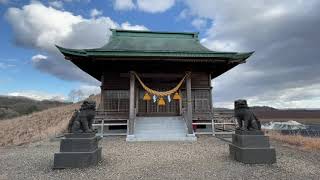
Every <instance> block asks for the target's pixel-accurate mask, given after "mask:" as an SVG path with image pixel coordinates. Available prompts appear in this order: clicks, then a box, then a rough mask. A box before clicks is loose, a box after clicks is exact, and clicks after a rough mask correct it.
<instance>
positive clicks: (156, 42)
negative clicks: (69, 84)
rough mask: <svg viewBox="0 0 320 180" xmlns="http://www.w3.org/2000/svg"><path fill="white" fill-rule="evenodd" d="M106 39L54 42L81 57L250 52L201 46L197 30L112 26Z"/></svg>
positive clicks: (228, 56)
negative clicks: (100, 42)
mask: <svg viewBox="0 0 320 180" xmlns="http://www.w3.org/2000/svg"><path fill="white" fill-rule="evenodd" d="M111 31H112V36H111V37H110V40H109V42H108V43H107V44H106V45H104V46H103V47H101V48H96V49H81V50H79V49H67V48H62V47H59V46H57V48H58V49H59V50H60V51H61V53H63V54H64V55H65V56H82V57H174V58H178V57H186V58H224V59H229V60H245V59H247V58H248V57H249V56H250V55H251V54H252V53H253V52H249V53H236V52H216V51H211V50H209V49H207V48H206V47H204V46H202V45H201V44H200V42H199V39H198V33H185V32H154V31H132V30H115V29H112V30H111Z"/></svg>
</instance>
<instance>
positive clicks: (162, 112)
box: [138, 89, 181, 116]
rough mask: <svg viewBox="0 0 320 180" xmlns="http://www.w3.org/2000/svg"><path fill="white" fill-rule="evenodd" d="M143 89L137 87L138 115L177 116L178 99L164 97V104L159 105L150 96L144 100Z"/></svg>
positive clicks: (178, 109) (178, 111) (178, 108)
mask: <svg viewBox="0 0 320 180" xmlns="http://www.w3.org/2000/svg"><path fill="white" fill-rule="evenodd" d="M144 94H145V91H144V89H139V95H138V116H178V115H180V104H181V103H180V101H175V100H173V99H172V97H171V99H168V98H167V97H165V98H164V101H165V103H166V105H165V106H159V105H158V102H157V99H155V100H154V99H153V97H151V101H144V100H143V96H144Z"/></svg>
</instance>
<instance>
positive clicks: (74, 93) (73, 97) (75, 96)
mask: <svg viewBox="0 0 320 180" xmlns="http://www.w3.org/2000/svg"><path fill="white" fill-rule="evenodd" d="M100 92H101V90H100V87H99V86H90V85H80V86H79V87H78V88H76V89H72V90H71V91H70V92H69V94H68V100H69V101H72V102H77V101H81V100H84V99H86V98H88V97H89V96H90V95H92V94H94V95H97V94H99V93H100Z"/></svg>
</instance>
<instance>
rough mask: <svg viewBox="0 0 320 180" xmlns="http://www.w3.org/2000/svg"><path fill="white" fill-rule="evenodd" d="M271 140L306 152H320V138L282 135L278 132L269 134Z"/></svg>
mask: <svg viewBox="0 0 320 180" xmlns="http://www.w3.org/2000/svg"><path fill="white" fill-rule="evenodd" d="M268 136H269V137H270V139H273V140H276V141H280V142H283V143H286V144H289V145H294V146H298V147H301V148H302V149H306V150H320V138H319V137H304V136H301V135H282V134H280V133H277V132H269V133H268Z"/></svg>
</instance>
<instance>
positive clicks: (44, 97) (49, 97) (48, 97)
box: [7, 91, 67, 101]
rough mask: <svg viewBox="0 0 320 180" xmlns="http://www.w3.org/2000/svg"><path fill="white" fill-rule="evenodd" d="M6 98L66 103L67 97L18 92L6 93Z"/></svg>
mask: <svg viewBox="0 0 320 180" xmlns="http://www.w3.org/2000/svg"><path fill="white" fill-rule="evenodd" d="M7 95H8V96H23V97H27V98H30V99H34V100H38V101H42V100H56V101H66V100H67V97H65V96H64V95H61V94H51V93H47V92H40V91H18V92H12V93H8V94H7Z"/></svg>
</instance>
